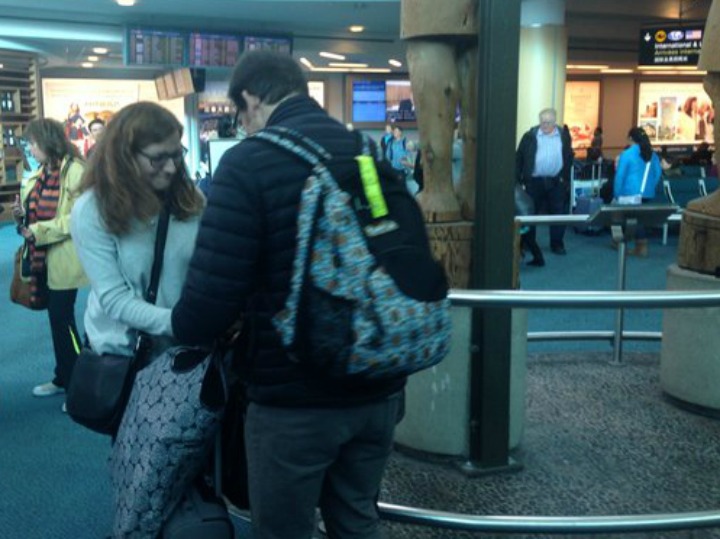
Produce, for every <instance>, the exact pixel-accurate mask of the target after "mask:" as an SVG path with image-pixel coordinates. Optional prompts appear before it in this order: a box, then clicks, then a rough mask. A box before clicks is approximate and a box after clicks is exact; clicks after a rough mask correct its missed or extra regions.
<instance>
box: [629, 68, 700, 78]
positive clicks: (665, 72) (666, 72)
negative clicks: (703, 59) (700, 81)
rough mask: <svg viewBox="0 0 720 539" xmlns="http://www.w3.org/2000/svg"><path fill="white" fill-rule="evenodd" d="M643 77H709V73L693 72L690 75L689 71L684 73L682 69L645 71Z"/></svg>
mask: <svg viewBox="0 0 720 539" xmlns="http://www.w3.org/2000/svg"><path fill="white" fill-rule="evenodd" d="M643 75H682V76H684V77H688V76H696V75H707V71H693V72H692V73H688V72H687V71H683V70H680V69H667V68H666V69H665V70H663V71H659V70H654V69H653V70H651V71H645V72H644V73H643Z"/></svg>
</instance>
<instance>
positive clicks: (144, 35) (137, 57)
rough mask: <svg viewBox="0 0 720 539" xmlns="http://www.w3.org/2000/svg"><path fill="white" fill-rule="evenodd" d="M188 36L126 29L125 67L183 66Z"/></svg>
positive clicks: (155, 30) (151, 29) (172, 31)
mask: <svg viewBox="0 0 720 539" xmlns="http://www.w3.org/2000/svg"><path fill="white" fill-rule="evenodd" d="M187 43H188V36H187V34H186V33H184V32H180V31H174V30H159V29H154V28H128V29H127V32H126V35H125V64H126V65H164V66H171V65H178V66H181V65H185V64H186V63H187Z"/></svg>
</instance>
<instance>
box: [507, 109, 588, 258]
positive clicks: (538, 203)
mask: <svg viewBox="0 0 720 539" xmlns="http://www.w3.org/2000/svg"><path fill="white" fill-rule="evenodd" d="M573 155H574V154H573V150H572V141H571V138H570V133H569V132H568V130H567V129H564V128H562V127H560V126H559V125H558V124H557V113H556V112H555V110H554V109H544V110H543V111H541V112H540V124H539V125H536V126H535V127H533V128H532V129H530V130H529V131H528V132H527V133H525V134H524V135H523V137H522V139H521V140H520V144H519V146H518V149H517V152H516V154H515V164H516V176H517V181H519V182H520V183H521V184H522V185H523V186H524V187H525V189H526V191H527V193H528V194H529V195H530V197H532V199H533V202H534V203H535V213H536V214H538V215H562V214H566V213H568V201H569V193H570V168H571V167H572V161H573ZM564 235H565V227H564V226H560V225H555V226H551V227H550V249H551V250H552V252H553V253H555V254H558V255H564V254H566V251H565V244H564V242H563V236H564ZM528 236H529V237H528V240H529V241H530V242H531V243H534V242H535V227H531V229H530V231H529V232H528ZM533 255H534V258H533V260H532V261H531V262H530V264H532V265H536V266H542V265H544V259H543V256H542V251H540V249H539V248H538V249H537V251H536V252H535V253H533Z"/></svg>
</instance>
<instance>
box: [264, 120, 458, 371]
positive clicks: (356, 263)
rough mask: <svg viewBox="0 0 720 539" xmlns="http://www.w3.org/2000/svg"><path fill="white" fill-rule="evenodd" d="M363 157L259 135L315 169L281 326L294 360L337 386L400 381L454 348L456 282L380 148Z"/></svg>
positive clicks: (278, 320)
mask: <svg viewBox="0 0 720 539" xmlns="http://www.w3.org/2000/svg"><path fill="white" fill-rule="evenodd" d="M356 136H357V142H358V152H357V156H356V157H355V158H354V159H346V160H341V159H336V158H333V156H331V155H330V154H329V153H328V152H327V151H326V150H325V149H324V148H322V147H321V146H320V145H318V144H317V143H315V142H314V141H312V140H310V139H308V138H306V137H304V136H303V135H301V134H299V133H297V132H295V131H292V130H288V129H285V128H278V127H273V128H268V129H265V130H263V131H259V132H258V133H256V134H255V135H253V137H254V138H256V139H261V140H263V141H266V142H269V143H272V144H274V145H276V146H279V147H281V148H283V149H285V150H287V151H289V152H291V153H293V154H294V155H296V156H298V157H299V158H301V159H302V160H304V161H306V162H307V163H308V164H309V165H310V166H311V167H312V172H311V174H310V175H309V177H308V179H307V181H306V184H305V187H304V189H303V191H302V198H301V205H300V211H299V215H298V231H297V249H296V255H295V260H294V266H293V274H292V281H291V291H290V294H289V296H288V299H287V302H286V305H285V308H284V309H283V310H282V311H280V312H279V313H278V314H277V315H276V316H275V318H274V320H273V322H274V324H275V327H276V329H277V331H278V332H279V333H280V336H281V338H282V341H283V344H284V346H285V348H286V349H287V350H288V352H289V355H290V357H291V358H292V359H293V360H295V361H298V362H300V363H302V364H303V365H305V366H306V367H308V368H311V369H315V370H317V371H319V372H321V373H323V374H324V375H327V376H330V377H331V378H335V379H345V380H348V379H352V380H383V379H393V378H400V377H404V376H407V375H409V374H412V373H414V372H417V371H419V370H421V369H426V368H428V367H431V366H433V365H435V364H437V363H438V362H440V361H441V360H442V359H443V358H444V357H445V355H446V354H447V352H448V350H449V347H450V333H451V327H450V301H449V299H448V298H447V290H448V286H447V278H446V275H445V272H444V270H443V268H442V266H441V265H440V264H439V263H438V262H437V261H436V260H435V259H434V258H433V256H432V253H431V251H430V246H429V243H428V238H427V232H426V230H425V223H424V221H423V217H422V213H421V211H420V208H419V206H418V205H417V202H416V201H415V199H414V198H413V197H412V195H410V193H409V192H408V191H407V188H406V186H405V185H404V182H400V181H399V180H398V178H397V175H396V174H395V172H394V171H393V170H392V168H391V167H390V165H389V163H388V162H387V161H381V160H377V159H375V157H374V156H373V155H372V153H371V148H372V149H375V150H376V148H375V147H374V143H372V141H370V140H369V139H368V138H366V137H364V136H363V135H361V134H360V133H359V132H356Z"/></svg>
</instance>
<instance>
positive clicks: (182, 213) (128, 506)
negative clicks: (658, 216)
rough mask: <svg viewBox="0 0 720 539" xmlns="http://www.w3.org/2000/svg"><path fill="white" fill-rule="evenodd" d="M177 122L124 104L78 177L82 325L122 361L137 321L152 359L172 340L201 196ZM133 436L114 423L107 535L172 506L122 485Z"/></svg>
mask: <svg viewBox="0 0 720 539" xmlns="http://www.w3.org/2000/svg"><path fill="white" fill-rule="evenodd" d="M182 132H183V128H182V125H181V124H180V122H179V121H178V120H177V119H176V118H175V117H174V116H173V115H172V114H171V113H170V112H169V111H168V110H167V109H165V108H163V107H161V106H160V105H157V104H155V103H147V102H140V103H134V104H132V105H128V106H126V107H124V108H123V109H122V110H120V111H119V112H118V113H117V114H115V115H114V116H113V118H112V120H110V122H109V123H108V125H107V128H106V129H105V132H104V134H103V137H102V138H101V139H100V142H98V145H97V148H96V150H95V151H94V153H93V156H92V158H91V160H90V163H89V166H88V171H87V174H86V175H85V177H84V178H83V182H82V186H81V189H82V191H83V193H82V195H81V196H80V198H79V199H78V202H77V204H76V205H75V208H74V209H73V216H72V217H73V222H72V235H73V238H74V239H75V242H76V245H77V250H78V255H79V256H80V260H81V262H82V264H83V266H84V267H85V270H86V272H87V275H88V278H89V279H90V286H91V290H90V294H89V296H88V305H87V310H86V311H85V318H84V321H85V331H86V333H87V342H88V344H89V346H90V347H91V348H92V349H93V350H94V351H95V352H97V353H98V354H117V355H124V356H127V357H128V361H130V358H131V357H132V356H133V348H134V343H135V341H136V338H137V334H138V332H139V331H142V332H144V333H146V334H148V335H150V336H151V339H152V349H151V351H150V359H151V360H152V359H153V358H155V357H156V356H157V355H159V354H160V353H161V352H163V351H164V350H166V349H167V348H169V347H170V346H171V345H173V344H174V340H173V338H172V327H171V322H170V315H171V309H172V307H173V305H174V304H175V303H176V302H177V300H178V299H179V297H180V291H181V288H182V285H183V282H184V281H185V274H186V272H187V268H188V264H189V261H190V256H191V255H192V252H193V248H194V246H195V236H196V234H197V229H198V225H199V221H200V214H201V212H202V210H203V207H204V203H205V199H204V197H203V196H202V194H201V193H200V191H198V190H197V189H196V187H195V185H194V184H193V182H192V181H191V179H190V177H189V175H188V172H187V168H186V166H185V162H184V156H185V149H184V148H183V146H182V144H181V137H182ZM161 214H162V215H169V222H168V227H167V238H166V243H165V250H164V254H163V261H164V263H163V265H162V271H161V273H160V279H159V283H158V287H157V298H156V300H155V303H151V302H149V301H147V300H146V299H145V292H146V289H147V287H148V283H149V282H150V274H151V271H152V266H153V260H154V248H155V238H156V234H157V230H158V222H159V221H160V219H161ZM135 434H136V433H132V436H130V435H128V436H130V437H133V436H135ZM150 438H152V437H150ZM133 439H134V438H133ZM134 441H136V442H137V443H136V444H135V447H128V444H129V443H130V442H128V440H127V439H126V437H125V434H124V431H123V427H122V426H121V429H120V434H119V435H118V438H117V439H116V440H115V443H114V444H113V450H112V456H111V470H112V481H113V490H114V494H115V504H116V505H115V508H116V510H115V522H114V530H113V537H129V536H133V537H156V536H157V534H158V532H159V530H160V527H161V525H162V522H163V520H164V518H166V517H167V511H168V510H170V509H172V508H171V507H170V508H168V507H160V508H159V509H158V504H159V502H158V503H155V502H154V501H151V502H150V503H149V505H143V508H142V509H141V508H138V504H137V503H136V502H137V500H140V499H144V498H142V496H148V497H152V496H160V495H161V494H162V493H158V492H155V493H152V492H144V493H132V494H130V493H128V492H126V489H127V485H126V484H125V482H124V480H123V477H124V475H123V474H124V473H125V472H126V471H127V470H130V469H133V466H134V465H135V464H137V463H136V462H134V461H133V459H134V458H136V452H137V451H141V450H142V448H141V447H140V446H141V443H140V441H139V440H136V439H134ZM144 442H146V443H152V439H150V440H149V441H148V440H144ZM130 445H133V444H132V443H130ZM147 471H148V473H160V472H159V471H158V470H147ZM135 494H137V496H135ZM158 499H161V498H158ZM153 500H154V499H153ZM140 505H142V504H140Z"/></svg>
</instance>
